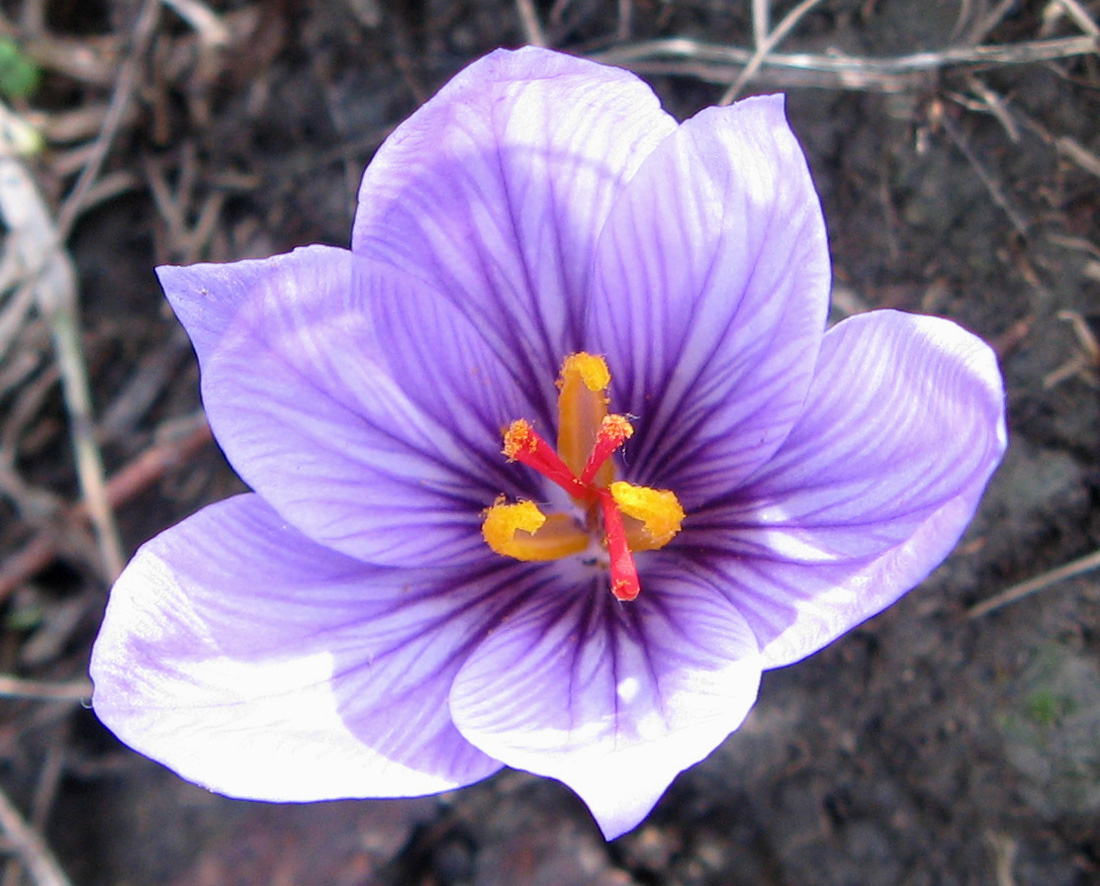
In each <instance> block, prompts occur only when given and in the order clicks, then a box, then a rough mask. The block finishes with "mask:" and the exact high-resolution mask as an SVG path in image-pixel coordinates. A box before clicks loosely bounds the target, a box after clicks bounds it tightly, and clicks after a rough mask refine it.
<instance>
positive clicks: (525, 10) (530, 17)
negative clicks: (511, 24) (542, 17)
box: [516, 0, 546, 46]
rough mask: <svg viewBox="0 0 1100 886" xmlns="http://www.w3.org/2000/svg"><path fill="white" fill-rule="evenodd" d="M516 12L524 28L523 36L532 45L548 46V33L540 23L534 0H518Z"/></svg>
mask: <svg viewBox="0 0 1100 886" xmlns="http://www.w3.org/2000/svg"><path fill="white" fill-rule="evenodd" d="M516 12H517V13H518V14H519V23H520V26H521V27H522V28H523V38H524V39H525V40H526V41H527V42H528V43H530V44H531V45H532V46H546V34H545V33H544V32H543V30H542V25H541V24H539V14H538V12H537V11H536V10H535V4H534V3H533V2H532V0H516Z"/></svg>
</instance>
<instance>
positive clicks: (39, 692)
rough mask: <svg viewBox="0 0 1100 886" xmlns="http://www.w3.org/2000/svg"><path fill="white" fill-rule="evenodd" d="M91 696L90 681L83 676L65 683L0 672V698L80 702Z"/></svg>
mask: <svg viewBox="0 0 1100 886" xmlns="http://www.w3.org/2000/svg"><path fill="white" fill-rule="evenodd" d="M91 696H92V681H91V680H88V679H85V678H83V677H81V678H80V679H79V680H70V681H69V682H67V683H49V682H47V681H45V680H24V679H23V678H21V677H13V676H11V675H10V674H0V698H27V699H34V700H35V701H72V702H82V701H85V700H87V699H89V698H91Z"/></svg>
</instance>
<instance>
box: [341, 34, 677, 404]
mask: <svg viewBox="0 0 1100 886" xmlns="http://www.w3.org/2000/svg"><path fill="white" fill-rule="evenodd" d="M674 127H675V124H674V122H673V120H672V118H671V117H669V116H668V115H667V114H666V113H665V112H664V111H662V110H661V108H660V106H659V103H658V100H657V98H656V96H655V95H654V94H653V92H652V90H651V89H650V88H649V87H648V86H647V85H645V84H644V83H643V82H642V81H641V80H639V79H638V78H637V77H635V76H634V75H633V74H631V73H629V72H627V71H623V70H619V69H617V68H609V67H606V66H602V65H597V64H595V63H594V62H589V61H585V60H583V59H578V58H572V57H570V56H567V55H563V54H560V53H554V52H550V51H547V50H543V49H537V48H534V47H527V48H525V49H521V50H518V51H515V52H509V51H505V50H498V51H496V52H493V53H491V54H490V55H488V56H486V57H485V58H483V59H480V60H479V61H477V62H474V63H473V64H472V65H470V66H469V67H467V68H466V69H465V70H463V71H462V72H460V73H459V74H458V75H457V76H456V77H455V78H454V79H453V80H451V81H450V82H449V83H448V84H447V85H446V86H444V87H443V89H441V90H440V92H439V93H438V94H437V95H436V96H435V97H434V98H433V99H431V100H430V101H429V102H428V103H427V104H425V105H424V106H423V107H422V108H420V109H419V110H418V111H417V112H416V113H415V114H413V115H412V116H411V117H410V118H409V119H408V120H407V121H406V122H405V123H403V124H402V125H401V126H399V127H398V128H397V130H395V131H394V133H393V134H392V135H391V136H390V137H389V138H388V139H387V140H386V142H385V144H383V145H382V147H381V148H380V149H379V150H378V153H377V154H376V155H375V157H374V159H373V160H372V161H371V164H370V166H369V167H368V168H367V171H366V173H365V175H364V176H363V183H362V186H361V188H360V192H359V208H358V210H357V213H356V219H355V229H354V232H353V236H352V248H353V250H354V251H355V252H357V253H360V254H363V255H368V256H372V257H382V258H384V259H385V260H386V261H388V262H390V263H393V264H396V265H398V266H400V267H402V268H408V269H410V271H411V272H413V273H416V274H418V275H420V276H421V277H422V278H423V279H424V280H426V281H429V282H430V283H431V285H432V286H433V287H434V288H435V289H437V290H438V291H440V292H444V293H446V294H447V295H448V296H449V297H450V298H452V299H453V300H454V302H455V303H456V304H458V305H460V306H461V307H462V309H463V310H464V311H465V312H467V314H468V315H469V316H470V317H471V318H472V319H473V320H474V321H475V322H476V323H477V324H479V326H482V327H483V328H484V329H485V330H486V334H487V335H491V336H493V337H494V340H495V341H496V342H497V344H498V346H499V347H500V348H502V349H503V350H504V351H505V352H506V353H510V354H515V355H517V356H518V357H519V358H521V359H523V360H526V361H527V363H526V365H527V367H528V374H529V376H530V378H531V379H532V385H540V384H544V383H545V380H546V379H547V378H551V379H552V378H553V377H554V376H555V374H556V373H557V370H558V366H559V364H560V362H561V359H562V357H564V356H565V355H566V354H568V353H570V352H572V351H575V350H578V349H580V348H581V346H582V344H583V342H582V340H581V333H582V329H581V325H580V324H581V316H582V314H583V304H584V300H585V299H586V297H587V293H588V287H589V278H590V274H591V267H592V255H593V251H594V248H595V242H596V238H597V236H598V235H599V232H600V229H601V228H602V226H603V223H604V219H605V218H606V216H607V212H608V210H609V208H610V206H611V203H612V201H613V200H614V198H615V196H616V195H617V194H618V192H619V191H620V189H621V188H622V186H623V184H624V183H625V182H626V181H628V180H629V179H630V177H631V176H632V175H633V174H634V172H635V170H636V169H637V167H638V164H639V163H640V162H641V161H642V160H643V159H644V157H645V156H646V155H647V154H648V153H649V152H650V151H652V150H653V148H654V147H655V146H656V145H657V143H658V142H659V141H660V140H661V138H663V137H664V136H665V135H667V134H668V133H669V132H671V131H672V130H673V128H674ZM552 395H553V390H552V388H551V389H549V390H548V392H547V396H551V397H552Z"/></svg>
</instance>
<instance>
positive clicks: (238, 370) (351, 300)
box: [163, 246, 536, 566]
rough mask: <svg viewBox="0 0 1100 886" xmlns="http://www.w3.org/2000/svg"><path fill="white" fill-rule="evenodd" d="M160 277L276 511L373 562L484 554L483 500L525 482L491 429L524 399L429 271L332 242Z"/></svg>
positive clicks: (225, 433) (235, 449) (231, 439)
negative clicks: (426, 278)
mask: <svg viewBox="0 0 1100 886" xmlns="http://www.w3.org/2000/svg"><path fill="white" fill-rule="evenodd" d="M238 269H239V270H240V274H241V276H240V278H239V280H234V278H233V272H234V271H236V270H238ZM213 273H217V275H218V277H219V281H218V282H219V283H220V284H221V287H222V290H226V289H228V290H229V291H230V292H232V302H233V310H232V316H231V317H230V318H229V319H227V320H225V321H218V322H214V321H208V319H207V318H208V317H210V316H211V315H217V314H219V313H222V312H225V313H227V312H228V311H227V309H226V308H225V306H226V305H227V304H228V302H229V301H230V299H229V298H227V297H225V296H220V297H218V298H208V297H207V292H208V291H209V287H210V279H209V278H210V276H211V275H212V274H213ZM163 277H164V282H165V287H166V290H167V291H168V294H169V297H170V298H171V300H172V304H173V306H174V307H175V308H176V310H177V311H178V312H179V314H180V317H181V318H182V319H183V321H184V323H185V324H186V325H187V327H188V329H191V328H193V327H194V328H196V329H197V330H199V332H198V334H197V340H198V342H199V355H200V359H201V361H202V370H203V375H202V382H203V399H204V402H205V404H206V408H207V413H208V415H209V417H210V422H211V425H212V427H213V429H214V432H215V434H216V435H217V438H218V442H219V443H220V444H221V446H222V447H223V449H224V450H225V452H226V455H227V456H228V458H229V460H230V461H231V462H232V464H233V466H234V467H235V468H236V469H237V471H238V472H239V473H240V475H241V477H242V478H243V479H244V480H245V482H246V483H248V484H249V485H250V486H251V487H252V488H253V489H255V490H256V491H257V492H259V493H260V494H262V495H263V496H264V498H265V499H266V500H267V501H268V502H270V503H271V504H272V505H274V507H275V508H276V509H277V510H278V511H279V512H280V513H281V514H282V515H283V517H284V518H285V519H286V520H288V521H289V522H290V523H292V524H293V525H294V526H295V527H296V528H297V529H299V530H301V531H302V532H304V533H306V534H307V535H308V536H310V537H311V538H313V539H314V540H316V541H319V542H321V543H323V544H326V545H329V546H331V547H334V548H336V549H337V550H340V551H342V552H343V553H346V554H349V555H352V556H356V557H358V558H359V559H361V560H366V561H370V562H375V563H380V564H383V565H416V566H420V565H428V564H432V563H449V564H452V565H453V564H456V563H459V562H471V561H476V560H478V559H480V558H481V557H483V556H484V555H485V546H484V543H483V542H482V541H481V537H480V533H479V525H480V521H481V512H482V510H483V509H484V508H485V507H487V506H488V505H489V504H491V503H492V501H493V499H494V498H495V496H497V495H498V494H500V493H507V494H512V495H515V494H518V493H519V492H521V491H524V490H525V489H526V490H529V489H530V487H529V486H528V487H522V486H517V485H516V484H517V481H519V482H522V481H523V480H525V479H528V478H526V477H525V475H524V474H522V473H520V472H518V471H515V470H514V469H511V468H509V467H508V466H507V465H506V463H505V460H504V459H503V457H502V456H501V455H500V445H501V444H500V429H501V427H503V426H506V425H507V424H508V422H509V421H511V420H512V419H514V418H516V417H518V416H521V415H524V416H528V414H529V413H530V411H531V410H530V408H529V406H528V405H527V404H528V399H527V397H526V396H525V393H524V392H523V391H522V390H521V389H520V387H519V385H518V382H517V380H516V379H515V377H514V375H513V374H512V372H511V370H510V369H509V367H507V366H504V365H502V364H501V363H500V362H499V361H498V360H497V357H496V356H495V355H494V354H493V353H492V352H491V350H490V349H489V347H488V345H487V343H486V341H485V339H484V338H483V337H482V336H481V334H480V333H479V331H478V330H477V329H475V328H474V327H473V326H472V325H471V324H470V323H469V322H468V321H467V320H466V319H465V318H464V317H463V316H462V315H461V313H460V312H458V311H457V310H456V309H455V308H454V307H452V306H451V305H450V304H449V303H448V302H446V301H445V300H443V299H441V298H440V297H439V296H438V295H437V294H436V293H434V292H432V291H431V290H429V289H427V288H426V286H425V285H424V284H423V283H421V282H418V281H414V280H413V279H412V278H410V277H408V276H406V275H403V274H401V273H400V272H397V271H395V270H394V269H392V268H388V267H386V266H384V265H382V264H380V263H368V262H366V261H365V260H363V259H361V258H357V257H356V256H354V255H353V254H352V253H350V252H348V251H346V250H340V249H334V248H331V247H320V246H318V247H309V248H306V249H300V250H296V251H295V252H293V253H291V254H289V255H285V256H279V257H276V258H274V259H271V260H269V261H268V262H266V263H254V262H249V263H242V264H241V265H229V266H225V267H223V268H221V269H219V270H218V271H216V272H214V271H212V270H211V269H210V267H209V266H197V267H196V268H173V269H165V270H164V272H163ZM219 291H221V290H219ZM215 327H216V328H217V334H216V335H215V334H214V333H211V332H209V331H208V330H210V329H212V328H215ZM528 417H536V416H528Z"/></svg>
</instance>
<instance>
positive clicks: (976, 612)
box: [966, 551, 1100, 619]
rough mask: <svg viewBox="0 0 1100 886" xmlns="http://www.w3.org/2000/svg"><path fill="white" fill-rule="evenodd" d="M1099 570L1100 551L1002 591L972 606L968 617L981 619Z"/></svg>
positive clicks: (967, 614)
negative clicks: (995, 611) (1031, 596)
mask: <svg viewBox="0 0 1100 886" xmlns="http://www.w3.org/2000/svg"><path fill="white" fill-rule="evenodd" d="M1097 568H1100V551H1094V552H1093V553H1091V554H1089V555H1088V556H1087V557H1081V558H1080V559H1079V560H1073V561H1072V562H1069V563H1066V564H1065V565H1063V566H1059V567H1058V568H1057V569H1052V570H1050V572H1044V573H1043V574H1042V575H1038V576H1036V577H1035V578H1031V579H1028V580H1027V581H1024V582H1020V584H1018V585H1013V586H1012V587H1010V588H1007V589H1006V590H1003V591H1001V592H1000V593H999V594H996V595H994V596H992V597H990V598H989V599H988V600H984V601H983V602H981V603H978V604H977V605H976V606H971V607H970V609H968V610H967V612H966V616H967V618H971V619H973V618H981V617H982V616H983V615H987V614H989V613H990V612H992V611H993V610H994V609H1000V608H1001V607H1002V606H1006V605H1008V604H1009V603H1015V602H1016V601H1017V600H1022V599H1023V598H1024V597H1027V596H1030V595H1031V594H1034V593H1036V592H1037V591H1041V590H1044V589H1045V588H1049V587H1050V586H1051V585H1053V584H1057V583H1058V582H1060V581H1065V580H1066V579H1067V578H1074V577H1076V576H1078V575H1082V574H1084V573H1086V572H1089V571H1091V570H1093V569H1097Z"/></svg>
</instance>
